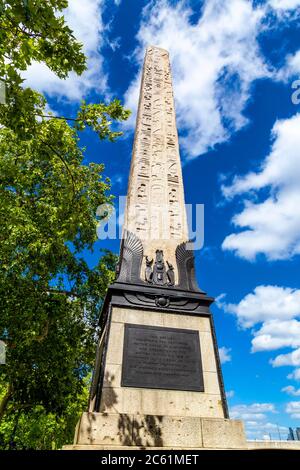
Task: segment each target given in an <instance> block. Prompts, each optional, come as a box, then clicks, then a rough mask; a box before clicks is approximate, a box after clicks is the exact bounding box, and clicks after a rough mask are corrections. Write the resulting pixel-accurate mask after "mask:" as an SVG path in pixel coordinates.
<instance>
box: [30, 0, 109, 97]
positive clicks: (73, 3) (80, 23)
mask: <svg viewBox="0 0 300 470" xmlns="http://www.w3.org/2000/svg"><path fill="white" fill-rule="evenodd" d="M103 8H104V1H103V0H85V1H84V2H79V1H78V0H69V6H68V8H67V9H66V10H65V11H64V17H65V19H66V22H67V24H68V26H69V27H70V28H71V29H72V30H73V32H74V35H75V37H76V39H78V41H80V42H82V43H83V50H84V52H85V54H86V55H87V57H88V62H87V67H88V68H87V70H86V71H85V72H84V73H83V74H82V75H81V76H80V77H79V76H77V75H76V74H75V73H70V75H69V77H68V78H67V79H66V80H62V79H59V78H58V77H57V76H56V75H55V74H54V73H53V72H52V71H51V70H50V69H48V67H47V66H46V65H44V64H42V63H38V62H34V63H33V64H32V65H31V66H30V67H29V68H28V70H27V71H26V72H25V73H23V77H24V78H26V81H25V86H30V87H32V88H34V89H36V90H39V91H41V92H43V93H47V94H49V95H50V96H51V95H56V96H60V97H66V98H68V99H70V100H76V101H77V100H80V99H82V98H83V97H84V96H85V95H86V94H87V93H88V92H89V91H90V90H92V89H94V90H98V91H99V92H101V93H105V92H107V76H106V74H105V72H104V70H103V58H102V56H101V53H100V50H101V47H102V45H103V41H104V39H103V35H104V26H103V23H102V9H103Z"/></svg>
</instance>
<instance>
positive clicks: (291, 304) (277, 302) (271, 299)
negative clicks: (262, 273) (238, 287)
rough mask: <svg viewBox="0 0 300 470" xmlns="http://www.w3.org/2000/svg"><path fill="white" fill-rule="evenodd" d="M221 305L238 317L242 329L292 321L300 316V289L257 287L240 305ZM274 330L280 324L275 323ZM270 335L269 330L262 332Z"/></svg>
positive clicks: (221, 303)
mask: <svg viewBox="0 0 300 470" xmlns="http://www.w3.org/2000/svg"><path fill="white" fill-rule="evenodd" d="M219 305H220V306H221V307H223V308H224V309H225V310H226V311H227V312H229V313H233V314H235V315H236V316H237V318H238V321H239V324H240V325H241V326H242V327H245V328H249V327H251V326H253V325H255V324H256V323H262V322H265V321H267V320H270V321H274V320H290V319H292V318H294V317H296V316H298V315H300V289H292V288H290V287H279V286H257V287H255V289H254V290H253V292H251V293H250V294H247V295H246V296H245V297H244V298H243V299H242V300H241V301H240V302H239V303H238V304H231V303H229V304H226V303H225V302H222V301H219ZM273 326H274V329H276V328H277V327H278V323H273ZM262 333H268V330H266V329H265V330H262Z"/></svg>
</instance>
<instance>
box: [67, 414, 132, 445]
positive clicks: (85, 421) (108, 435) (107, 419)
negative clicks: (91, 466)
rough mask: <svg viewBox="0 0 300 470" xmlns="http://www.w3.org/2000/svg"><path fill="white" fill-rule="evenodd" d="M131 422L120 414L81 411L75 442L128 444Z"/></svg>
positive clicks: (130, 419) (129, 441)
mask: <svg viewBox="0 0 300 470" xmlns="http://www.w3.org/2000/svg"><path fill="white" fill-rule="evenodd" d="M132 422H133V417H131V416H126V415H122V414H112V413H110V414H102V413H83V414H82V417H81V420H80V424H79V429H78V434H77V442H76V444H80V445H86V444H92V445H94V444H101V445H130V444H132V441H131V436H132ZM124 423H126V424H124Z"/></svg>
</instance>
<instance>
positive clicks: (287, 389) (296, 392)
mask: <svg viewBox="0 0 300 470" xmlns="http://www.w3.org/2000/svg"><path fill="white" fill-rule="evenodd" d="M281 391H282V392H285V393H287V394H288V395H292V396H294V397H299V396H300V388H298V390H297V389H296V388H295V387H294V386H293V385H287V386H286V387H283V388H282V389H281Z"/></svg>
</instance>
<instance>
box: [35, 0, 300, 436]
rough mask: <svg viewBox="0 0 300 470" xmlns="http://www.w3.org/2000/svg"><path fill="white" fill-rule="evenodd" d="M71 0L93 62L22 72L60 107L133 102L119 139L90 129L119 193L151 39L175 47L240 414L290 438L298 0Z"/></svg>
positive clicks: (231, 390) (299, 298) (218, 316)
mask: <svg viewBox="0 0 300 470" xmlns="http://www.w3.org/2000/svg"><path fill="white" fill-rule="evenodd" d="M69 4H70V5H69V8H68V10H67V11H66V12H65V17H66V19H67V21H68V23H69V24H70V26H71V28H72V29H73V30H74V32H75V35H76V37H78V38H79V39H80V40H81V41H82V42H83V44H84V50H85V52H86V54H87V56H88V70H87V72H85V73H84V74H83V76H82V77H79V78H78V77H75V76H72V75H71V76H70V77H69V78H68V79H67V80H65V81H61V80H59V79H58V78H57V77H55V76H54V75H53V74H52V73H51V72H50V71H49V70H48V69H47V68H46V67H44V66H41V65H40V64H33V65H32V66H31V68H30V69H29V71H28V72H27V73H26V78H27V82H26V83H27V84H28V85H30V86H32V87H34V88H37V89H39V90H41V91H43V92H45V93H46V95H47V97H48V101H49V107H50V109H51V110H53V111H54V112H55V113H57V114H58V115H68V116H70V115H72V113H74V112H75V110H76V108H77V106H78V103H79V102H80V100H81V99H82V98H84V99H86V100H87V101H88V102H92V101H97V100H98V101H99V100H109V99H111V98H114V97H118V98H120V99H121V100H122V101H123V102H124V103H125V104H126V106H127V107H129V108H130V109H132V111H133V117H132V119H131V120H130V121H129V122H128V123H126V126H124V131H125V134H124V137H123V138H122V139H121V140H119V141H118V142H117V143H115V144H110V143H105V142H99V141H98V140H97V138H96V136H95V135H93V134H92V133H91V132H86V133H85V134H84V135H83V137H82V144H83V145H85V146H86V147H87V150H86V161H87V162H88V161H95V162H104V163H105V174H106V175H107V176H109V177H110V178H111V181H112V192H113V193H114V194H115V195H117V196H118V195H125V194H126V190H127V178H128V172H129V165H130V158H131V149H132V142H133V128H134V118H135V110H136V106H137V97H138V87H139V80H140V76H139V73H140V70H141V65H142V61H143V55H144V51H145V47H146V46H147V45H149V44H154V45H157V46H161V47H164V48H166V49H168V51H169V53H170V59H171V64H172V72H173V82H174V92H175V101H176V111H177V124H178V131H179V136H180V148H181V158H182V162H183V177H184V183H185V197H186V202H187V203H192V204H199V203H202V204H204V205H205V246H204V248H203V249H202V250H199V251H197V252H196V268H197V277H198V281H199V284H200V286H201V288H202V289H204V290H205V291H206V292H208V294H209V295H212V296H215V297H216V299H217V300H216V303H215V304H214V306H213V307H212V309H213V313H214V318H215V323H216V329H217V337H218V343H219V346H220V348H221V357H222V359H223V374H224V379H225V387H226V390H227V392H228V400H229V404H230V410H231V416H232V417H235V418H242V419H244V420H245V423H246V427H247V432H248V436H249V438H253V439H254V438H262V437H264V436H268V435H271V437H272V438H278V436H279V433H278V428H279V431H280V433H281V436H282V437H286V434H287V432H286V427H287V426H292V427H296V426H299V427H300V287H299V255H300V184H299V181H300V104H297V103H295V104H293V102H292V94H293V93H294V92H295V91H297V89H293V88H292V84H293V83H294V82H295V81H296V80H300V37H299V31H300V0H268V1H254V2H252V1H250V0H226V2H223V1H221V0H207V1H200V0H194V1H193V0H191V1H171V0H169V1H168V0H154V1H151V2H149V1H148V2H147V1H145V0H126V1H125V0H118V1H117V0H115V1H113V0H106V1H105V0H85V1H84V2H81V1H80V0H72V1H70V2H69ZM299 85H300V83H299V84H298V85H297V83H296V84H295V86H299ZM299 97H300V93H299ZM294 101H295V100H294ZM296 101H297V100H296ZM101 247H105V248H110V249H112V250H113V251H115V252H118V248H119V242H118V241H112V240H109V241H101V242H100V241H99V242H97V243H96V246H95V252H94V254H93V255H91V254H87V255H86V256H87V259H88V260H89V262H90V263H91V264H93V263H96V261H97V258H98V256H99V254H100V251H99V250H100V248H101Z"/></svg>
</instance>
